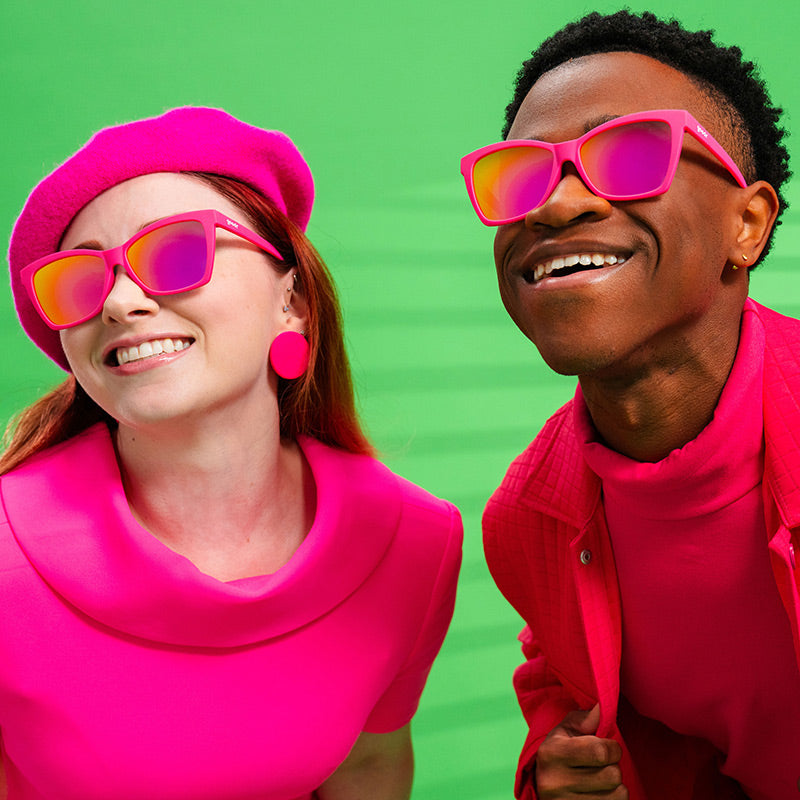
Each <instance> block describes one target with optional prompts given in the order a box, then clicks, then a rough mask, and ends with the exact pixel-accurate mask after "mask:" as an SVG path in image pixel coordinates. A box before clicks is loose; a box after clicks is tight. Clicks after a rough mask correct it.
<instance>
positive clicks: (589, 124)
mask: <svg viewBox="0 0 800 800" xmlns="http://www.w3.org/2000/svg"><path fill="white" fill-rule="evenodd" d="M622 116H625V115H624V114H600V115H598V116H596V117H592V118H591V119H589V120H587V121H586V123H585V124H584V126H583V132H584V133H589V131H591V130H593V129H594V128H596V127H597V126H598V125H602V124H603V123H604V122H610V121H611V120H612V119H619V117H622ZM525 138H526V139H528V140H530V141H533V142H541V141H545V140H544V139H541V138H539V137H538V136H526V137H525ZM558 141H566V140H564V139H559V140H558Z"/></svg>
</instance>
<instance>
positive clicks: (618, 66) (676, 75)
mask: <svg viewBox="0 0 800 800" xmlns="http://www.w3.org/2000/svg"><path fill="white" fill-rule="evenodd" d="M707 106H708V100H707V97H706V96H705V95H704V93H703V92H702V91H701V89H700V88H699V87H698V85H697V83H696V82H695V81H694V80H693V79H692V78H691V77H690V76H688V75H686V74H685V73H683V72H680V71H679V70H677V69H675V68H674V67H671V66H669V65H667V64H664V63H663V62H661V61H657V60H656V59H654V58H650V57H649V56H646V55H643V54H641V53H633V52H629V51H622V52H617V51H614V52H610V53H594V54H591V55H585V56H579V57H577V58H573V59H569V60H568V61H564V62H562V63H561V64H558V65H557V66H556V67H554V68H553V69H551V70H549V71H547V72H545V73H543V74H542V75H541V76H540V77H539V79H538V80H537V81H536V82H535V83H534V84H533V86H532V87H531V89H530V91H529V92H528V95H527V96H526V97H525V99H524V100H523V102H522V105H521V106H520V109H519V112H518V113H517V116H516V117H515V119H514V123H513V125H512V128H511V132H510V133H509V138H537V139H545V140H549V141H557V140H560V139H564V138H575V137H577V136H580V135H581V134H582V133H585V132H586V131H587V130H591V128H593V127H595V126H596V125H599V124H601V123H602V122H605V121H607V120H609V119H612V118H614V117H618V116H622V115H623V114H631V113H635V112H637V111H649V110H653V109H660V108H685V109H686V110H688V111H691V112H692V113H694V114H695V115H696V116H698V115H700V116H704V115H707V114H704V113H703V112H705V110H706V109H707ZM567 129H568V130H567Z"/></svg>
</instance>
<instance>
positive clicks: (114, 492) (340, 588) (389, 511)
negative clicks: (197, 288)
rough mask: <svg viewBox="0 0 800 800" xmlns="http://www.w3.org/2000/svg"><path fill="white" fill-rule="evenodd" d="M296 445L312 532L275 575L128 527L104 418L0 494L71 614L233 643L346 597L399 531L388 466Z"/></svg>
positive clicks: (270, 632) (154, 637)
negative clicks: (305, 469)
mask: <svg viewBox="0 0 800 800" xmlns="http://www.w3.org/2000/svg"><path fill="white" fill-rule="evenodd" d="M300 445H301V447H302V450H303V453H304V454H305V456H306V459H307V460H308V463H309V465H310V467H311V471H312V474H313V476H314V480H315V482H316V488H317V512H316V517H315V519H314V524H313V526H312V529H311V531H310V532H309V534H308V536H307V537H306V539H305V541H304V542H303V544H302V545H301V546H300V547H299V548H298V550H297V552H296V553H295V554H294V555H293V556H292V558H291V559H290V561H289V562H288V563H287V564H286V565H285V566H284V567H282V568H281V569H280V570H278V571H277V572H276V573H274V574H272V575H264V576H259V577H254V578H246V579H243V580H238V581H232V582H230V583H223V582H221V581H218V580H216V579H215V578H212V577H210V576H208V575H206V574H204V573H202V572H200V570H198V569H197V567H195V566H194V564H192V563H191V562H190V561H189V560H188V559H186V558H184V557H183V556H181V555H178V554H177V553H175V552H173V551H172V550H170V549H169V548H167V547H166V546H165V545H163V544H162V543H161V542H160V541H158V540H157V539H156V538H155V537H153V536H152V535H151V534H149V533H148V532H147V531H146V530H144V529H143V528H142V527H141V526H140V525H139V524H138V523H137V522H136V520H135V519H134V518H133V516H132V514H131V512H130V509H129V507H128V502H127V499H126V497H125V493H124V491H123V487H122V482H121V479H120V474H119V469H118V466H117V461H116V456H115V452H114V448H113V445H112V442H111V438H110V436H109V433H108V430H107V428H106V427H105V425H102V424H101V425H96V426H94V427H92V428H90V429H89V430H87V431H86V432H84V433H82V434H81V435H79V436H76V437H75V438H73V439H70V440H69V441H68V442H65V443H64V444H62V445H59V446H58V447H55V448H53V449H51V450H48V451H46V452H44V453H42V454H40V455H39V456H37V457H35V458H34V459H31V461H29V462H26V463H25V464H24V465H23V466H21V467H20V468H18V469H17V470H14V471H13V472H11V473H9V474H7V475H5V476H4V477H3V478H2V482H1V483H0V493H2V502H3V504H4V506H5V509H6V512H7V515H8V519H9V522H10V525H11V529H12V531H13V533H14V535H15V537H16V539H17V541H18V542H19V545H20V547H21V548H22V550H23V552H24V553H25V555H26V556H27V558H28V559H29V561H30V563H31V564H32V565H33V567H34V569H35V570H36V571H37V572H38V573H39V575H40V576H41V578H42V579H43V580H44V581H45V582H46V583H47V584H48V585H49V586H50V588H51V589H52V590H53V591H54V592H55V593H57V594H58V595H59V596H60V597H61V598H62V599H63V600H64V601H65V602H66V603H68V604H70V605H72V606H73V607H74V608H76V609H77V610H78V611H79V612H81V613H83V614H85V615H87V616H88V617H90V618H91V619H93V620H94V621H95V622H97V623H99V624H100V625H102V626H105V627H108V628H112V629H114V630H116V631H120V632H122V633H124V634H128V635H130V636H135V637H138V638H142V639H147V640H151V641H156V642H161V643H165V644H171V645H179V646H187V647H240V646H245V645H249V644H253V643H255V642H260V641H264V640H266V639H270V638H272V637H275V636H279V635H281V634H284V633H287V632H288V631H291V630H294V629H296V628H298V627H300V626H302V625H305V624H307V623H309V622H311V621H312V620H314V619H316V618H318V617H319V616H321V615H322V614H325V613H326V612H327V611H329V610H330V609H331V608H333V607H334V606H335V605H337V604H338V603H340V602H341V601H342V600H344V599H345V598H346V597H348V596H349V595H350V594H351V593H352V592H354V591H355V590H356V589H357V588H358V587H359V586H360V585H361V584H362V583H363V582H364V581H365V580H366V579H367V577H368V576H369V575H370V574H371V573H372V572H373V570H374V569H375V567H376V566H377V564H378V563H379V562H380V561H381V559H382V558H383V557H384V555H385V553H386V551H387V549H388V547H389V545H390V543H391V541H392V538H393V536H394V533H395V531H396V528H397V524H398V520H399V512H400V504H401V497H400V488H399V483H398V481H397V479H396V478H395V476H394V475H393V474H392V473H391V472H390V471H389V470H388V469H386V467H384V466H383V465H382V464H380V463H379V462H377V461H375V460H374V459H371V458H368V457H365V456H357V455H353V454H350V453H345V452H342V451H339V450H336V449H334V448H331V447H327V446H326V445H323V444H321V443H319V442H317V441H316V440H314V439H311V438H308V437H301V438H300ZM276 501H279V499H278V498H276Z"/></svg>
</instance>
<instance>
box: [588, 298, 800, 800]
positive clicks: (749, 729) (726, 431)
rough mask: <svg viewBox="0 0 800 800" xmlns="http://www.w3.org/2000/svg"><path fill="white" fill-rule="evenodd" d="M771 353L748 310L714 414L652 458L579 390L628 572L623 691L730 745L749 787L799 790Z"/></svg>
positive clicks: (594, 465)
mask: <svg viewBox="0 0 800 800" xmlns="http://www.w3.org/2000/svg"><path fill="white" fill-rule="evenodd" d="M763 358H764V330H763V327H762V325H761V323H760V322H759V321H758V318H757V317H756V315H755V314H754V312H753V311H746V312H745V314H744V316H743V320H742V335H741V342H740V345H739V351H738V353H737V356H736V362H735V364H734V366H733V369H732V371H731V375H730V377H729V379H728V382H727V384H726V385H725V390H724V392H723V393H722V396H721V397H720V401H719V404H718V405H717V409H716V411H715V413H714V419H713V420H712V422H711V423H710V424H709V425H708V426H707V427H706V428H705V429H704V430H703V431H702V432H701V433H700V435H699V436H698V437H697V438H696V439H695V440H693V441H692V442H690V443H689V444H687V445H686V446H685V447H683V448H681V449H680V450H675V451H673V452H672V453H670V455H669V456H668V457H667V458H665V459H663V460H662V461H659V462H658V463H656V464H648V463H641V462H638V461H633V460H632V459H629V458H626V457H625V456H623V455H620V454H619V453H616V452H614V451H613V450H609V449H608V448H606V447H604V446H603V445H602V444H600V443H598V442H596V441H594V439H595V437H596V433H595V430H594V427H593V426H592V424H591V420H590V418H589V413H588V410H587V408H586V405H585V403H584V402H583V398H582V396H581V395H580V393H578V395H576V400H575V404H574V407H575V423H576V434H577V437H578V440H579V441H580V442H582V443H583V454H584V457H585V459H586V462H587V464H588V465H589V467H590V468H591V469H592V470H593V471H594V472H595V473H596V474H597V475H598V476H599V477H600V479H601V480H602V482H603V507H604V509H605V514H606V520H607V523H608V529H609V533H610V536H611V541H612V543H613V548H614V559H615V563H616V570H617V575H618V577H619V585H620V592H621V597H622V612H623V613H622V642H623V647H622V668H621V678H622V680H621V691H622V693H623V694H624V695H625V696H626V698H627V699H628V700H629V701H630V702H631V703H632V705H633V707H634V708H635V709H636V710H637V711H638V712H639V713H641V714H644V715H645V716H647V717H650V718H652V719H656V720H660V721H661V722H662V723H664V724H666V725H667V726H669V728H670V729H672V730H673V731H677V732H679V733H682V734H684V735H689V736H694V737H699V738H702V739H705V740H707V741H709V742H710V743H711V744H713V745H714V747H715V748H716V750H717V751H719V752H720V753H724V754H725V756H724V758H721V759H720V762H721V763H720V771H721V772H722V773H723V774H725V775H728V776H730V777H732V778H734V779H735V780H737V781H738V782H739V783H740V784H741V785H742V787H743V788H744V790H745V791H746V793H747V795H748V797H751V798H753V800H773V798H779V797H781V796H782V795H786V794H787V792H789V791H791V792H792V793H794V792H796V782H797V778H798V764H797V758H798V743H800V680H798V675H797V665H796V662H795V655H794V648H793V646H792V637H791V626H790V624H789V621H788V619H787V617H786V613H785V611H784V609H783V606H782V604H781V598H780V594H779V592H778V589H777V587H776V586H775V580H774V577H773V575H772V569H771V567H770V561H769V552H768V550H767V548H766V547H765V546H764V545H765V542H766V528H765V524H764V504H763V500H762V497H763V495H762V486H761V477H762V474H763V438H762V437H763V412H762V382H763ZM732 430H735V431H736V435H735V436H731V435H730V431H732ZM748 643H750V645H751V646H748ZM776 720H780V724H776ZM756 752H757V753H758V754H759V755H758V757H757V758H754V757H753V754H754V753H756Z"/></svg>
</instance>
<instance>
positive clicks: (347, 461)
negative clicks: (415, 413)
mask: <svg viewBox="0 0 800 800" xmlns="http://www.w3.org/2000/svg"><path fill="white" fill-rule="evenodd" d="M300 444H301V447H302V448H303V452H304V453H305V455H306V458H308V460H309V462H310V463H311V467H312V471H313V473H314V478H315V481H316V482H317V490H318V493H319V492H325V493H327V492H328V491H329V490H330V489H331V488H332V487H333V488H335V491H336V492H337V493H338V494H340V495H342V496H344V497H346V498H347V503H348V504H350V505H351V507H352V506H353V505H355V506H356V507H363V508H364V509H365V511H366V509H367V508H378V509H380V512H379V513H380V514H381V516H382V517H384V518H386V517H387V516H394V517H395V519H396V524H397V528H396V531H397V533H404V534H406V535H408V534H409V533H410V532H411V531H415V530H422V531H425V534H426V539H427V541H428V543H429V544H430V543H432V540H433V539H434V538H440V539H442V540H443V544H444V543H446V542H447V541H448V540H451V539H452V540H457V542H458V543H460V541H461V537H462V524H461V515H460V513H459V510H458V509H457V508H456V506H455V505H453V504H452V503H450V502H449V501H447V500H444V499H442V498H440V497H437V496H435V495H434V494H432V493H430V492H428V491H427V490H425V489H423V488H422V487H421V486H418V485H417V484H415V483H412V482H411V481H409V480H408V479H406V478H404V477H402V476H401V475H398V474H397V473H396V472H393V471H392V470H391V469H389V467H387V466H386V465H385V464H384V463H383V462H381V461H379V460H378V459H376V458H373V457H372V456H367V455H360V454H355V453H349V452H347V451H345V450H341V449H339V448H335V447H331V446H330V445H326V444H323V443H322V442H319V441H318V440H316V439H313V438H311V437H306V436H304V437H300Z"/></svg>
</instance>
